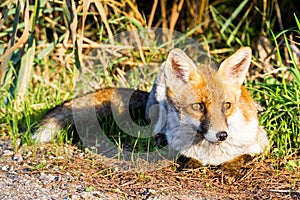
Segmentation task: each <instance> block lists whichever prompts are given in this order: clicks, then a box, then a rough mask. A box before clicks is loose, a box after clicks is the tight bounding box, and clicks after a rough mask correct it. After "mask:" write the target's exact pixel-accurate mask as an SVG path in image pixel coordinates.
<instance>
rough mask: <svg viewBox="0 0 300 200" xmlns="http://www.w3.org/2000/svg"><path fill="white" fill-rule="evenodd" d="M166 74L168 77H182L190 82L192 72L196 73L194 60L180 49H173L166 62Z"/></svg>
mask: <svg viewBox="0 0 300 200" xmlns="http://www.w3.org/2000/svg"><path fill="white" fill-rule="evenodd" d="M164 70H165V74H166V77H167V79H169V80H176V79H180V80H182V81H183V82H185V83H186V82H188V80H189V77H190V76H191V75H192V73H196V71H197V67H196V65H195V64H194V62H193V61H192V60H191V59H190V58H189V57H188V56H187V55H186V54H185V53H184V52H183V51H182V50H180V49H172V50H171V51H170V52H169V55H168V57H167V60H166V62H165V69H164Z"/></svg>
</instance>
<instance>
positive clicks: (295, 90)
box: [0, 0, 300, 159]
mask: <svg viewBox="0 0 300 200" xmlns="http://www.w3.org/2000/svg"><path fill="white" fill-rule="evenodd" d="M68 2H71V3H74V1H71V0H70V1H68ZM264 2H265V3H264V5H260V4H255V3H251V2H250V1H247V0H244V1H242V3H241V4H240V5H239V6H236V7H234V6H230V7H228V9H225V11H224V6H225V7H226V4H225V3H224V4H222V3H220V2H218V1H216V2H214V3H212V4H209V6H208V8H207V10H206V11H207V12H208V13H210V15H207V18H205V19H203V20H202V21H199V23H198V24H195V25H194V26H193V27H188V28H186V27H185V26H184V25H185V24H188V23H186V21H184V20H187V21H188V22H189V23H190V24H194V21H195V20H194V18H187V19H185V18H183V17H182V18H180V19H179V20H178V21H177V23H178V29H179V31H182V32H184V33H186V34H185V35H188V36H190V37H194V38H197V42H199V43H200V44H205V45H207V46H209V47H210V51H215V52H219V53H215V54H214V55H213V56H214V57H215V58H216V60H218V61H221V60H222V59H224V58H225V57H226V56H227V53H228V52H230V51H234V49H236V48H238V47H239V46H242V45H249V46H252V48H253V49H254V50H255V51H256V50H257V49H256V44H255V41H257V40H258V38H259V36H261V35H264V36H265V37H266V38H268V40H269V41H270V42H271V43H272V44H274V46H275V47H276V48H275V51H274V52H269V53H271V54H274V55H276V56H277V58H276V59H277V60H276V61H274V62H273V63H272V64H273V65H274V66H276V69H279V74H276V76H275V75H274V74H273V73H271V74H269V75H268V76H264V77H263V78H261V79H257V80H255V81H254V82H253V83H251V84H250V86H249V89H250V90H251V92H252V94H253V97H254V98H255V100H257V101H259V102H260V103H261V104H262V106H263V107H264V110H263V112H262V113H261V114H260V123H261V125H262V126H264V127H265V129H266V130H267V132H268V136H269V139H270V146H271V148H270V152H269V155H268V156H269V157H272V158H276V159H277V158H278V159H279V158H290V157H293V156H294V155H299V148H300V113H299V110H300V71H299V67H298V65H297V59H296V58H294V55H293V52H292V50H291V48H290V46H289V44H291V40H290V39H288V37H289V36H290V35H291V34H292V33H293V34H296V35H300V34H299V33H300V23H299V20H298V18H297V16H296V15H295V21H296V25H297V27H296V28H292V29H287V30H284V31H279V33H278V31H277V32H276V33H275V30H273V27H274V26H275V24H276V23H275V19H276V16H274V12H273V11H272V9H271V8H273V7H274V1H264ZM207 3H208V1H207ZM25 5H29V2H28V1H24V2H20V3H19V4H18V3H11V2H10V1H5V2H3V3H1V5H0V9H1V11H3V12H2V13H3V15H1V16H0V55H1V56H0V59H1V65H0V70H1V72H3V75H1V76H0V83H1V86H0V132H1V135H0V136H9V137H10V138H11V139H12V141H13V142H14V145H15V149H16V150H17V149H18V148H19V146H18V139H19V138H22V144H24V143H30V137H31V135H32V127H34V126H35V125H36V124H37V123H38V121H39V120H40V119H41V117H42V116H43V115H44V114H45V113H46V112H47V110H49V109H50V108H53V107H55V106H56V105H59V104H61V103H62V102H63V101H65V100H67V99H70V98H72V95H73V83H74V82H75V81H76V80H77V78H78V74H79V72H80V71H82V70H84V67H83V66H82V65H81V63H80V60H81V59H82V57H84V56H86V55H87V54H88V53H89V51H91V50H92V49H93V47H92V42H90V41H93V42H95V43H100V42H107V41H108V40H109V36H110V34H111V33H112V34H118V33H120V32H122V31H130V30H133V29H135V28H140V29H143V28H145V27H147V16H146V15H143V14H141V13H138V11H132V10H130V8H129V7H126V8H123V7H122V6H120V5H119V4H118V3H117V2H115V4H114V5H115V7H114V8H115V9H110V8H111V7H110V5H108V4H105V6H104V9H106V12H107V13H108V15H107V16H108V19H105V18H104V17H103V15H102V16H101V14H100V13H101V6H99V5H94V4H93V5H90V7H88V6H87V7H84V6H83V7H80V9H78V10H76V11H75V10H72V9H71V8H68V7H65V6H62V4H60V3H59V2H49V4H46V1H40V4H34V5H30V6H27V7H26V6H25ZM85 6H86V5H85ZM85 9H86V10H85ZM126 9H127V10H130V11H131V12H128V13H130V14H128V13H127V12H125V11H126ZM91 10H92V11H93V12H91ZM188 11H189V10H188V9H187V10H185V12H188ZM140 12H142V11H140ZM27 15H28V16H27ZM72 16H73V18H72ZM138 16H145V17H144V18H143V17H142V18H139V17H138ZM170 16H171V15H170ZM156 18H157V16H155V17H154V19H156ZM83 19H86V20H87V21H86V22H85V23H83V22H82V20H83ZM98 19H99V20H98ZM168 19H169V20H172V19H171V17H170V18H168ZM257 19H262V20H257ZM156 20H157V22H158V21H159V19H156ZM180 20H182V21H180ZM76 21H77V22H80V23H78V27H77V26H75V27H74V24H75V25H76V24H77V23H74V22H76ZM207 22H210V26H207ZM260 23H261V24H260ZM107 25H108V26H107ZM152 25H153V24H152ZM180 25H181V26H180ZM26 26H27V27H28V29H25V27H26ZM80 26H82V27H80ZM153 26H154V25H153ZM259 26H260V28H257V27H259ZM157 27H162V26H160V25H157ZM180 27H183V28H181V29H180ZM81 28H82V29H81ZM167 28H168V27H167ZM200 29H201V30H203V32H199V30H200ZM274 29H275V28H274ZM272 30H273V31H272ZM273 32H274V33H273ZM23 34H25V35H26V34H27V37H26V38H25V39H24V40H22V37H21V36H22V35H23ZM76 34H77V35H76ZM81 34H83V37H84V39H86V40H85V42H84V43H83V42H80V41H81V39H83V38H81V36H82V35H81ZM202 35H204V36H202ZM73 38H76V40H73ZM18 41H19V42H20V43H21V44H22V45H18V46H14V45H15V44H16V43H17V42H18ZM253 41H254V42H253ZM178 42H180V41H178ZM293 45H295V43H293ZM9 49H11V50H12V51H11V52H10V53H7V54H4V53H5V52H9ZM285 52H287V53H288V54H287V55H286V53H285ZM130 55H131V56H127V57H126V56H123V57H121V58H120V59H119V60H117V61H116V63H114V65H110V66H109V67H107V68H105V69H103V71H101V73H100V74H99V77H101V80H103V82H102V83H101V84H99V85H100V86H102V87H103V86H110V87H115V86H125V87H130V88H138V89H143V90H148V91H149V90H150V89H151V85H152V83H153V81H154V78H155V74H156V73H157V71H158V66H155V67H149V66H142V67H140V66H139V64H141V63H143V62H142V59H143V58H142V57H141V56H140V53H139V52H138V51H132V52H131V54H130ZM144 56H145V60H146V62H147V63H148V62H151V61H153V60H159V59H160V60H162V59H164V57H163V53H161V52H157V48H154V49H150V50H149V51H148V52H146V53H145V54H144ZM157 58H159V59H157ZM253 60H254V61H257V60H258V56H257V55H256V54H255V56H254V57H253ZM129 61H132V63H135V65H130V64H128V63H130V62H129ZM126 62H127V63H126ZM124 63H126V64H124ZM260 73H261V74H262V72H260ZM124 74H125V75H124ZM287 74H288V75H289V78H284V77H286V75H287ZM97 75H98V74H97ZM280 76H281V77H280ZM117 77H121V78H123V80H125V82H122V83H121V82H120V78H119V79H118V78H117ZM112 123H113V122H112V121H111V120H107V122H106V123H105V124H103V125H102V126H103V127H104V129H106V128H105V127H109V128H108V129H107V131H106V132H107V134H108V135H109V137H110V138H111V140H112V141H113V142H115V143H116V145H117V146H118V147H119V148H120V149H121V148H122V146H123V144H125V143H126V144H128V143H129V144H130V145H131V147H130V148H131V149H132V150H134V151H139V152H149V151H151V150H150V149H152V150H155V147H154V146H153V141H152V140H149V139H141V138H134V137H129V136H127V135H126V134H122V133H121V131H120V130H119V129H118V127H116V126H115V125H114V124H112ZM112 127H113V128H112ZM66 138H67V134H66V132H64V131H63V133H62V137H61V138H60V139H59V142H62V141H64V140H66ZM69 139H70V138H69Z"/></svg>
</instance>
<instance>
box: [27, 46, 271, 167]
mask: <svg viewBox="0 0 300 200" xmlns="http://www.w3.org/2000/svg"><path fill="white" fill-rule="evenodd" d="M250 63H251V49H250V48H249V47H242V48H241V49H239V50H238V51H237V52H235V53H234V54H233V55H232V56H230V57H229V58H227V59H226V60H225V61H223V62H222V64H221V65H220V67H219V69H218V70H217V69H215V68H214V67H212V66H209V65H200V66H196V65H195V64H194V62H193V61H192V60H191V59H190V58H189V57H188V56H187V55H186V54H185V53H184V52H183V51H181V50H180V49H172V50H171V51H170V52H169V55H168V57H167V60H166V61H165V62H164V63H163V64H162V69H161V71H160V73H159V74H158V76H157V78H156V81H155V83H154V86H153V88H152V90H151V92H150V94H149V93H147V92H142V91H134V93H133V95H132V97H131V99H130V102H129V106H128V109H136V110H142V111H143V112H145V116H146V118H147V119H148V120H149V121H150V120H151V121H152V123H154V130H153V132H154V134H157V133H162V134H164V135H165V136H166V140H167V143H168V147H169V149H170V153H176V154H177V153H179V154H180V155H183V156H185V157H188V158H192V159H195V160H197V161H199V162H200V163H201V164H202V165H220V164H222V163H225V162H228V161H230V160H233V159H235V158H237V157H239V156H242V155H247V154H250V155H253V154H258V153H261V152H263V151H264V149H265V148H266V147H267V145H268V138H267V135H266V132H265V131H264V129H263V128H262V127H260V126H259V124H258V117H257V110H256V107H255V103H254V101H253V99H252V98H251V96H250V94H249V93H248V91H247V90H246V89H245V88H244V87H243V86H242V84H243V81H244V80H245V77H246V73H247V71H248V68H249V66H250ZM124 92H125V93H126V92H133V90H130V89H112V88H108V89H101V90H99V91H96V92H94V93H90V94H87V95H83V96H81V97H78V98H75V99H73V100H70V101H68V102H66V103H64V104H62V105H61V106H59V107H57V108H55V109H54V110H52V111H50V112H49V113H48V114H47V115H46V116H45V118H44V119H43V120H42V121H41V122H40V125H41V126H40V127H39V128H38V129H37V131H36V133H35V135H34V136H33V138H34V139H35V140H36V141H37V142H42V143H43V142H48V141H51V139H52V138H54V137H55V136H56V134H57V132H58V130H59V129H61V128H63V127H65V126H66V125H67V124H68V123H74V121H73V117H72V109H74V106H75V108H76V109H81V110H85V109H88V107H93V108H96V111H97V114H98V115H100V118H101V117H103V116H104V115H105V114H111V108H110V106H111V102H112V100H113V99H112V98H114V100H115V99H116V95H115V94H116V93H117V94H119V95H117V99H118V101H120V102H121V101H124V102H125V100H124V99H125V98H126V97H125V96H124V95H122V94H124ZM112 96H114V97H112ZM91 99H93V100H91ZM126 101H127V100H126ZM157 104H158V105H159V108H158V109H152V108H154V107H152V106H153V105H157ZM156 108H157V107H156ZM120 112H122V111H120Z"/></svg>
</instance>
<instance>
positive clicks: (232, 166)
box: [221, 154, 253, 184]
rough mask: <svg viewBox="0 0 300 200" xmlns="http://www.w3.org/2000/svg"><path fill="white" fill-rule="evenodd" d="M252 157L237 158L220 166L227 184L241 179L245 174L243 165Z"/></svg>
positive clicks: (246, 155) (242, 156)
mask: <svg viewBox="0 0 300 200" xmlns="http://www.w3.org/2000/svg"><path fill="white" fill-rule="evenodd" d="M252 159H253V157H252V156H251V155H249V154H245V155H241V156H238V157H236V158H234V159H232V160H230V161H228V162H225V163H223V164H222V165H221V170H222V173H223V175H225V177H226V180H227V181H226V182H228V183H229V184H230V183H232V182H234V181H236V180H237V179H239V178H241V177H243V175H244V174H245V173H246V172H247V170H246V168H245V165H246V164H247V163H248V162H250V161H251V160H252Z"/></svg>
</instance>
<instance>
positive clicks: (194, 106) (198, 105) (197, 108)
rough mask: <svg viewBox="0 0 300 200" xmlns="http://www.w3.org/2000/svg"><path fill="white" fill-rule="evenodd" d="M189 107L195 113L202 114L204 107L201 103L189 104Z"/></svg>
mask: <svg viewBox="0 0 300 200" xmlns="http://www.w3.org/2000/svg"><path fill="white" fill-rule="evenodd" d="M191 107H192V109H193V110H195V111H201V112H203V111H204V110H205V106H204V104H203V103H193V104H191Z"/></svg>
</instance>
